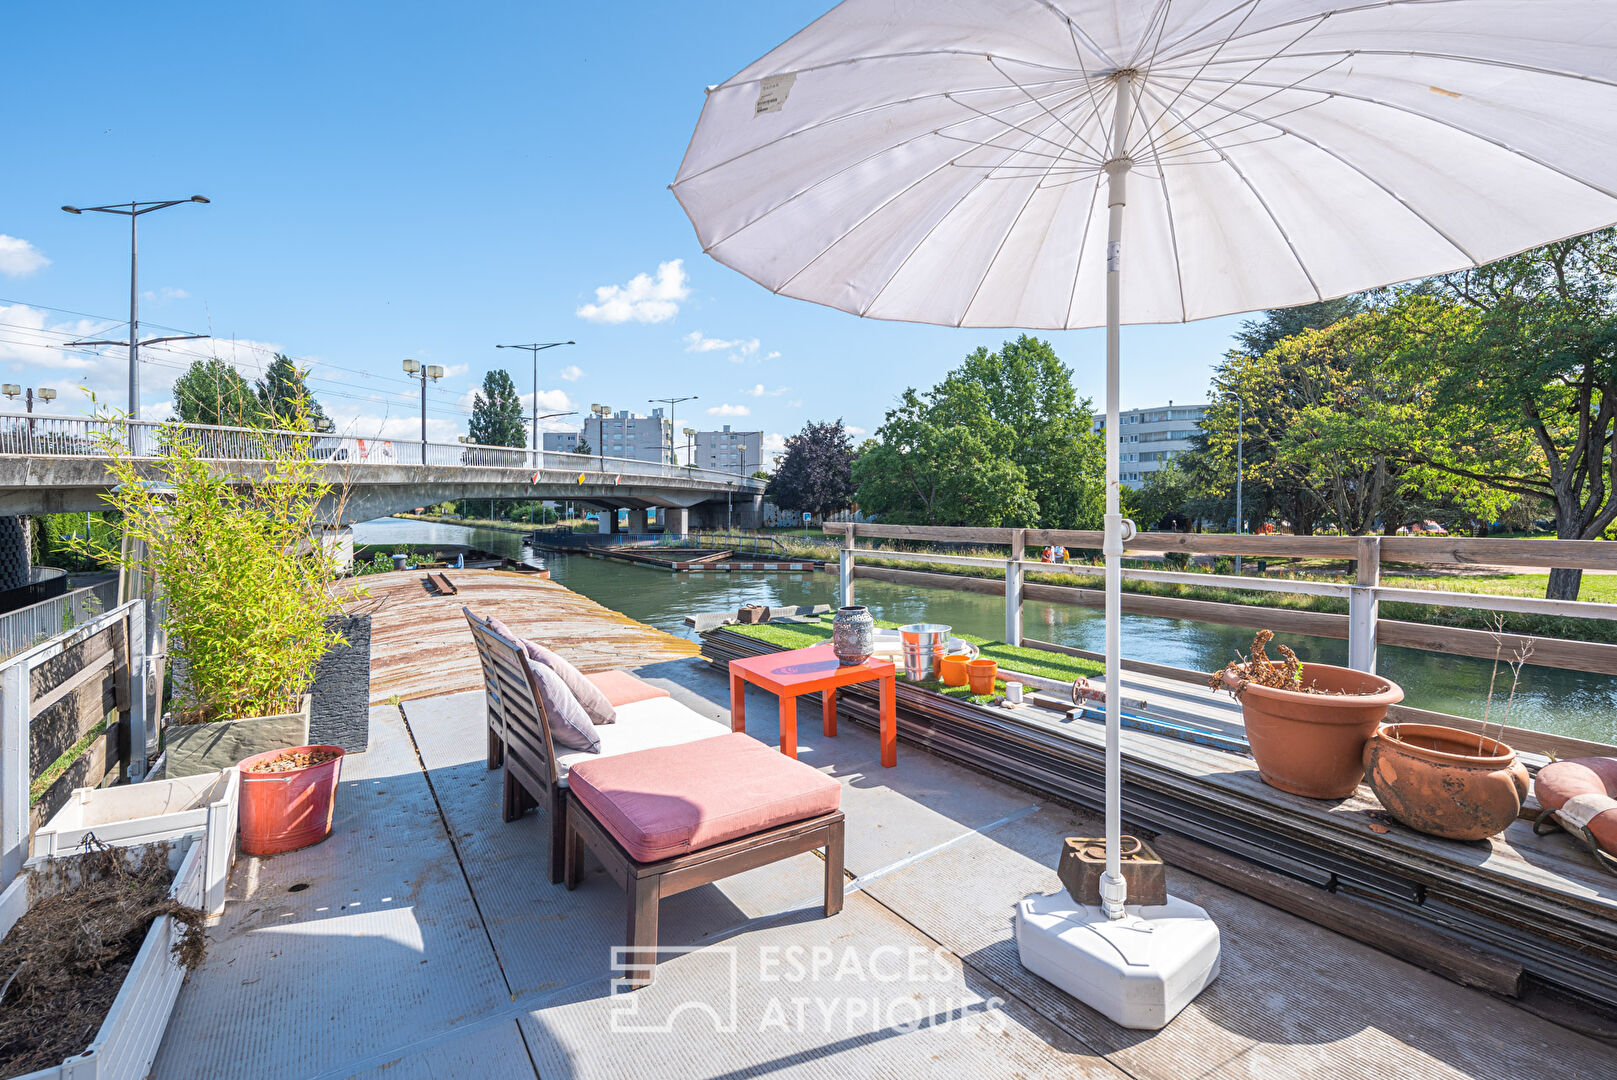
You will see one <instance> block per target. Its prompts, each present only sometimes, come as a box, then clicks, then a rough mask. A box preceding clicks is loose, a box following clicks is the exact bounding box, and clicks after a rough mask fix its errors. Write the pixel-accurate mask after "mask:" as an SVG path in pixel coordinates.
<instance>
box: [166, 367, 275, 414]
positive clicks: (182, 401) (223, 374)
mask: <svg viewBox="0 0 1617 1080" xmlns="http://www.w3.org/2000/svg"><path fill="white" fill-rule="evenodd" d="M174 410H175V412H177V413H178V414H179V417H180V420H181V421H182V422H184V423H187V424H216V425H222V426H226V427H256V426H258V425H259V424H260V423H262V422H263V413H262V412H261V411H260V409H259V405H258V396H257V395H256V394H254V393H253V388H252V387H251V386H250V385H248V382H247V380H246V379H244V378H242V377H241V373H240V372H238V371H237V370H236V369H235V368H233V367H231V366H230V365H229V364H227V363H225V362H224V361H223V360H221V359H219V358H218V357H217V356H215V357H210V358H208V359H206V360H194V361H192V363H191V366H190V368H188V369H187V370H186V372H185V374H184V375H181V376H180V377H179V378H178V379H175V380H174Z"/></svg>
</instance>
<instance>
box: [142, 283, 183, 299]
mask: <svg viewBox="0 0 1617 1080" xmlns="http://www.w3.org/2000/svg"><path fill="white" fill-rule="evenodd" d="M140 295H141V298H142V299H145V300H188V299H190V297H191V294H190V293H188V292H186V291H185V290H184V289H175V288H171V287H169V286H167V285H164V286H163V287H162V288H161V289H158V290H157V291H156V292H153V291H152V290H150V289H147V290H146V291H145V292H143V293H141V294H140Z"/></svg>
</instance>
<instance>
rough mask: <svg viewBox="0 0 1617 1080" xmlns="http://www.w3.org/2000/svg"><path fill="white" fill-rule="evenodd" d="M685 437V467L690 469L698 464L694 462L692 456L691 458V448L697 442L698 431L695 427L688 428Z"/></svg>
mask: <svg viewBox="0 0 1617 1080" xmlns="http://www.w3.org/2000/svg"><path fill="white" fill-rule="evenodd" d="M684 435H685V467H686V468H689V467H691V466H692V465H694V464H696V462H695V461H694V460H692V456H691V446H692V445H693V444H694V443H695V441H696V429H695V428H693V427H688V428H686V429H685V431H684Z"/></svg>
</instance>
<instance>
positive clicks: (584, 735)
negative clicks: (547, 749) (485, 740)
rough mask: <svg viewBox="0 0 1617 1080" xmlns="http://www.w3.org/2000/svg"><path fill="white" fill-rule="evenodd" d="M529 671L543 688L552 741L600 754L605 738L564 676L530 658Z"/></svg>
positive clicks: (541, 697) (543, 703) (543, 699)
mask: <svg viewBox="0 0 1617 1080" xmlns="http://www.w3.org/2000/svg"><path fill="white" fill-rule="evenodd" d="M528 670H529V671H531V672H533V681H534V683H535V684H536V685H537V686H538V687H539V701H540V703H541V704H542V705H544V707H545V719H546V721H547V722H548V724H549V727H550V741H551V743H552V744H554V745H555V746H557V747H566V748H567V749H569V750H588V751H590V752H591V753H599V752H600V749H601V737H600V736H599V735H597V734H596V733H595V725H594V724H592V723H590V718H589V714H588V713H586V712H585V711H584V706H582V705H580V704H579V703H578V699H577V698H575V697H574V696H573V695H572V692H571V691H570V690H568V689H567V684H566V683H564V682H563V681H562V678H561V676H560V675H558V674H556V672H554V671H552V670H551V669H550V668H549V667H547V666H545V665H544V664H542V663H540V662H539V661H537V660H533V659H530V660H529V661H528Z"/></svg>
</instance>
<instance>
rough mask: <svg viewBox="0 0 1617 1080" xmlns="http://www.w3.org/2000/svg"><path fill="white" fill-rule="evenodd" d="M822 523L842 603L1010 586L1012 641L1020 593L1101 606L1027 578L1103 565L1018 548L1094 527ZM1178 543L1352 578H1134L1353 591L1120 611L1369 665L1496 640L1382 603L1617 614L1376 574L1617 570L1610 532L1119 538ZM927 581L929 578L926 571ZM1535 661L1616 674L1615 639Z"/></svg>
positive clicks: (1129, 574)
mask: <svg viewBox="0 0 1617 1080" xmlns="http://www.w3.org/2000/svg"><path fill="white" fill-rule="evenodd" d="M825 529H826V531H827V532H834V533H840V534H841V535H842V539H843V546H842V551H841V587H842V597H843V601H842V602H843V603H845V604H846V603H851V602H852V600H851V597H852V596H853V581H854V579H855V578H856V577H867V578H875V579H886V580H890V581H900V582H907V583H911V584H930V585H938V586H941V587H944V588H956V589H965V590H968V591H973V592H985V593H986V592H995V593H997V592H999V591H1000V590H1001V588H1003V590H1004V594H1005V640H1006V641H1007V642H1009V643H1011V644H1020V643H1021V640H1022V604H1023V601H1025V600H1047V601H1051V602H1054V603H1068V604H1076V605H1079V606H1084V607H1097V608H1099V607H1104V606H1105V594H1104V593H1103V592H1102V591H1101V590H1100V589H1086V588H1082V587H1077V586H1070V585H1049V584H1042V583H1037V582H1028V581H1027V580H1026V574H1027V573H1028V572H1029V571H1034V572H1044V573H1061V574H1074V575H1080V576H1091V577H1095V578H1097V579H1098V578H1099V577H1100V573H1101V571H1100V568H1099V567H1090V566H1082V565H1054V564H1051V563H1045V562H1036V561H1032V560H1028V559H1026V558H1021V557H1020V556H1022V555H1024V554H1025V553H1026V551H1027V549H1028V548H1030V547H1044V546H1046V545H1050V544H1060V545H1062V546H1064V547H1068V548H1079V549H1085V548H1087V549H1094V550H1099V548H1100V546H1101V534H1100V533H1099V532H1098V531H1095V532H1091V531H1079V530H1067V529H976V528H958V527H944V526H923V525H875V524H854V523H846V522H827V523H826V525H825ZM861 537H864V538H868V539H872V540H902V541H917V542H923V543H934V544H940V543H941V544H975V545H983V546H992V547H1004V548H1006V549H1007V551H1006V555H1005V556H1004V557H1003V558H984V557H982V556H961V555H951V554H949V553H947V552H946V551H925V552H916V551H894V550H888V549H875V548H869V547H864V548H861V547H859V546H858V541H859V539H860V538H861ZM1168 552H1183V553H1185V554H1187V555H1242V556H1248V557H1252V556H1256V557H1259V558H1288V557H1289V558H1334V559H1349V560H1352V561H1353V563H1354V566H1355V574H1354V580H1353V582H1352V583H1351V584H1349V583H1347V582H1334V581H1308V580H1297V579H1278V578H1268V577H1252V576H1247V575H1233V574H1216V573H1215V574H1204V573H1190V572H1182V571H1176V570H1148V569H1139V568H1133V567H1129V568H1125V569H1124V571H1123V577H1124V579H1125V580H1130V581H1156V582H1162V583H1164V584H1172V585H1189V586H1197V585H1200V586H1209V587H1213V588H1227V589H1241V590H1248V591H1254V592H1271V593H1289V594H1293V595H1297V594H1302V595H1311V596H1329V597H1336V598H1339V599H1344V600H1346V601H1347V608H1348V611H1347V614H1340V613H1337V612H1323V611H1298V610H1293V609H1288V608H1278V607H1265V606H1259V605H1249V604H1231V603H1223V602H1220V601H1212V600H1193V599H1188V598H1183V597H1173V596H1155V595H1151V594H1147V593H1136V592H1125V593H1124V594H1123V610H1124V612H1125V613H1128V614H1136V615H1154V616H1159V617H1162V618H1169V619H1192V620H1195V621H1198V622H1211V623H1221V624H1224V625H1228V626H1248V627H1254V628H1259V627H1266V628H1268V629H1270V630H1274V631H1275V632H1276V633H1294V634H1309V635H1314V636H1317V637H1329V638H1338V639H1346V640H1347V642H1348V663H1349V665H1350V666H1352V667H1355V668H1358V669H1360V670H1363V671H1374V670H1375V664H1376V646H1377V645H1378V644H1383V645H1396V646H1401V647H1403V648H1412V649H1425V650H1429V651H1433V652H1445V653H1452V654H1456V655H1460V656H1473V657H1483V658H1491V657H1493V656H1494V655H1495V651H1496V650H1497V648H1498V642H1497V641H1496V640H1495V638H1494V635H1493V634H1491V633H1488V632H1487V631H1483V630H1471V629H1466V628H1464V627H1455V626H1437V625H1433V624H1429V623H1417V622H1406V621H1402V620H1396V619H1383V618H1381V610H1380V609H1381V602H1382V601H1384V600H1385V601H1393V602H1400V603H1410V604H1427V605H1431V606H1434V607H1456V608H1468V609H1471V610H1476V611H1490V612H1501V613H1509V614H1524V615H1548V616H1555V617H1560V618H1572V619H1599V620H1607V621H1612V620H1617V604H1605V603H1592V602H1588V601H1581V600H1546V599H1542V598H1538V597H1527V596H1500V595H1496V594H1492V593H1473V592H1454V591H1450V590H1447V589H1410V588H1395V587H1390V586H1385V585H1382V584H1381V568H1382V566H1383V565H1385V564H1387V563H1404V564H1414V565H1422V566H1449V567H1455V566H1532V567H1544V568H1548V567H1557V566H1561V567H1570V568H1576V569H1581V570H1614V571H1617V543H1613V542H1611V541H1607V540H1476V539H1468V538H1452V537H1450V538H1443V539H1436V538H1431V539H1428V538H1421V537H1381V536H1235V535H1224V534H1218V533H1159V532H1152V533H1139V534H1137V535H1136V536H1135V537H1134V539H1132V540H1130V541H1129V542H1128V543H1127V544H1126V545H1125V546H1124V553H1125V555H1126V556H1136V557H1137V556H1140V555H1153V554H1165V553H1168ZM861 559H865V560H870V559H881V560H894V561H899V562H920V563H934V564H937V563H942V564H947V565H955V566H980V567H992V568H996V569H1001V570H1003V571H1004V574H1005V580H1004V583H1003V586H1002V585H1001V584H1000V583H999V582H997V581H985V580H983V579H980V578H979V579H973V578H965V577H950V576H949V575H946V574H938V573H924V572H923V573H916V572H914V571H904V570H891V569H883V568H879V567H872V566H868V565H866V566H859V565H858V564H859V560H861ZM923 579H924V580H923ZM1502 638H1503V641H1504V645H1505V649H1506V651H1507V652H1510V651H1513V650H1514V649H1516V648H1518V647H1520V646H1521V645H1522V644H1524V643H1525V641H1526V640H1527V639H1526V638H1525V637H1524V636H1522V635H1515V634H1505V635H1502ZM1530 663H1533V664H1535V665H1539V666H1543V667H1553V668H1565V669H1570V670H1575V671H1591V672H1596V673H1599V674H1611V673H1613V672H1617V645H1612V644H1606V643H1604V642H1592V641H1578V640H1571V639H1563V638H1537V637H1535V638H1534V639H1533V654H1532V657H1531V660H1530Z"/></svg>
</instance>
